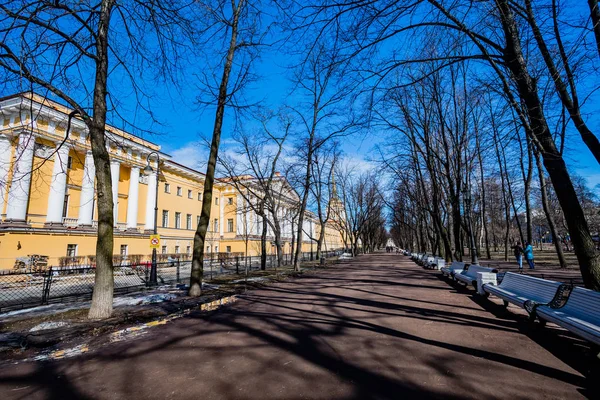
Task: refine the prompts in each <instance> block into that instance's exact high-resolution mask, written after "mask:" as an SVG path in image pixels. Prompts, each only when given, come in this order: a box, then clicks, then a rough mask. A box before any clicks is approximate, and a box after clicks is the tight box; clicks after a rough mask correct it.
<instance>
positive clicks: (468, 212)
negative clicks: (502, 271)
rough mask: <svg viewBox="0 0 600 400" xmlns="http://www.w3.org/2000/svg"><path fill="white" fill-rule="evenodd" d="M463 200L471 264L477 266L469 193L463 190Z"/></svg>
mask: <svg viewBox="0 0 600 400" xmlns="http://www.w3.org/2000/svg"><path fill="white" fill-rule="evenodd" d="M463 199H464V201H465V218H466V219H467V227H468V228H469V242H470V245H471V250H470V253H471V264H479V260H478V259H477V248H476V247H475V237H473V226H472V225H471V191H470V190H468V189H466V188H465V189H464V190H463Z"/></svg>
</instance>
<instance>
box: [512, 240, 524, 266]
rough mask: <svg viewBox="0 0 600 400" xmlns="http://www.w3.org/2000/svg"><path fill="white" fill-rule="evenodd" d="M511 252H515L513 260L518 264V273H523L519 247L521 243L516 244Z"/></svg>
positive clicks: (521, 252) (521, 249)
mask: <svg viewBox="0 0 600 400" xmlns="http://www.w3.org/2000/svg"><path fill="white" fill-rule="evenodd" d="M513 251H514V252H515V258H516V259H517V263H518V264H519V273H523V247H521V242H517V244H515V245H514V246H513Z"/></svg>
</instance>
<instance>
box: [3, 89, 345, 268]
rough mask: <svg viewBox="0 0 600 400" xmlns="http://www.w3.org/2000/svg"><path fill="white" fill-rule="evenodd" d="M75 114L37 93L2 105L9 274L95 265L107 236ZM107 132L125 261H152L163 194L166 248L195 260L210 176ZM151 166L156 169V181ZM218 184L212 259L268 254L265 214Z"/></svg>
mask: <svg viewBox="0 0 600 400" xmlns="http://www.w3.org/2000/svg"><path fill="white" fill-rule="evenodd" d="M70 111H71V110H69V109H68V108H66V107H64V106H62V105H60V104H58V103H55V102H53V101H50V100H48V99H45V98H43V97H41V96H38V95H36V94H31V93H23V94H18V95H14V96H9V97H5V98H2V99H0V123H1V125H0V219H1V222H0V269H11V268H13V267H15V266H16V265H18V264H19V263H21V265H22V263H27V262H30V260H33V259H36V258H42V259H45V260H47V263H48V265H56V266H58V265H65V264H67V263H69V264H71V263H79V264H93V260H94V258H93V257H94V254H95V246H96V232H97V223H96V216H97V207H96V191H95V170H94V161H93V158H92V154H91V148H90V142H89V136H88V132H87V128H86V126H85V124H84V123H83V122H82V121H81V120H79V119H76V118H73V119H72V122H71V127H70V129H69V132H68V135H67V121H68V115H69V112H70ZM106 135H107V139H108V140H107V147H108V150H109V154H110V158H111V164H110V171H111V178H112V182H113V193H112V196H113V200H114V204H115V208H114V217H115V239H114V243H115V245H114V251H113V252H114V254H115V259H116V262H118V260H119V259H120V260H126V259H130V260H131V259H136V260H139V259H147V258H148V257H149V255H150V253H151V250H150V247H149V246H150V241H149V237H150V234H151V233H152V230H153V228H154V223H155V219H154V208H155V202H156V199H157V197H156V196H157V193H158V213H157V214H158V218H157V221H156V222H157V226H158V233H159V234H160V236H161V243H160V248H159V249H158V252H159V253H160V254H163V255H165V256H166V255H182V256H186V255H191V251H192V245H193V236H194V232H195V230H196V227H197V224H198V221H199V218H200V212H201V208H202V191H203V185H204V174H202V173H201V172H199V171H196V170H194V169H191V168H189V167H186V166H184V165H181V164H179V163H177V162H176V161H175V160H172V159H171V157H170V156H169V155H168V154H165V153H163V152H161V149H160V146H159V145H157V144H154V143H152V142H150V141H148V140H144V139H142V138H139V137H136V136H134V135H132V134H130V133H127V132H124V131H122V130H120V129H117V128H114V127H110V126H107V131H106ZM159 159H160V168H157V166H158V165H157V162H158V160H159ZM148 165H149V166H150V167H152V172H150V173H149V174H148V175H146V174H145V173H144V169H145V168H146V167H147V166H148ZM158 170H160V174H158V175H157V173H156V172H157V171H158ZM281 180H282V182H283V181H285V178H283V177H281ZM215 182H216V183H215V186H214V187H213V205H212V209H211V216H210V226H209V232H208V233H207V238H206V246H207V248H206V251H207V253H237V254H247V255H258V254H259V252H260V232H261V226H262V224H261V218H260V216H258V215H257V214H256V212H255V211H254V210H253V209H252V207H248V202H247V196H245V194H242V193H240V188H239V186H236V185H234V184H232V183H231V182H230V181H227V180H224V179H221V180H219V179H217V180H216V181H215ZM288 186H289V185H288ZM157 189H158V190H157ZM294 196H295V197H297V194H296V193H295V192H294V191H293V189H291V188H290V189H289V194H288V195H287V196H286V199H288V200H286V202H283V203H282V207H280V208H279V209H278V213H280V214H278V215H279V216H280V217H281V220H282V221H283V222H282V225H283V229H282V241H283V242H284V253H289V252H290V251H291V249H292V247H291V244H290V242H291V240H292V227H293V226H294V224H293V222H294V221H293V213H292V212H290V210H291V209H292V208H293V202H294ZM308 214H309V215H308V218H307V220H306V221H305V224H304V230H305V232H306V234H305V237H304V238H303V249H302V250H303V251H310V249H311V244H312V243H313V241H312V240H311V238H316V237H317V235H318V230H319V224H318V223H317V221H316V220H315V218H314V216H312V215H311V214H310V213H308ZM326 230H327V232H326V243H325V244H324V247H325V248H326V249H329V250H333V249H338V248H341V247H343V244H342V236H341V233H340V232H339V229H338V226H337V225H336V224H333V223H332V224H328V226H326ZM271 240H272V230H271V231H269V245H268V246H267V252H274V251H275V250H274V246H273V245H272V243H271ZM313 246H314V248H315V249H316V245H314V244H313Z"/></svg>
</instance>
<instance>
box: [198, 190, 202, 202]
mask: <svg viewBox="0 0 600 400" xmlns="http://www.w3.org/2000/svg"><path fill="white" fill-rule="evenodd" d="M198 201H202V193H200V192H198Z"/></svg>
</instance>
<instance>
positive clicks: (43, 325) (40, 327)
mask: <svg viewBox="0 0 600 400" xmlns="http://www.w3.org/2000/svg"><path fill="white" fill-rule="evenodd" d="M67 325H69V324H68V323H67V322H65V321H56V322H52V321H48V322H42V323H41V324H37V325H36V326H34V327H33V328H31V329H30V330H29V332H37V331H44V330H46V329H54V328H60V327H61V326H67Z"/></svg>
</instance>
